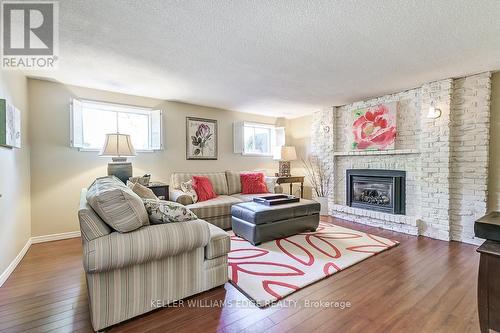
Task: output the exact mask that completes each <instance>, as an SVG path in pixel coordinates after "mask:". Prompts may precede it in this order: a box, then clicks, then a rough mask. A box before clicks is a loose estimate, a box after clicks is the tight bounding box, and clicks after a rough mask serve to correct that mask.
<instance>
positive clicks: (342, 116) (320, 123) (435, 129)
mask: <svg viewBox="0 0 500 333" xmlns="http://www.w3.org/2000/svg"><path fill="white" fill-rule="evenodd" d="M490 95H491V86H490V74H489V73H483V74H478V75H474V76H469V77H466V78H462V79H456V80H453V79H447V80H441V81H436V82H430V83H427V84H424V85H423V86H422V87H420V88H417V89H412V90H408V91H404V92H401V93H397V94H391V95H386V96H382V97H379V98H375V99H371V100H367V101H361V102H356V103H353V104H349V105H345V106H342V107H338V108H329V109H325V110H322V111H319V112H317V113H315V114H314V117H313V126H312V128H311V138H312V150H313V152H316V154H317V155H318V156H320V158H321V160H322V161H323V163H325V165H326V166H327V168H328V169H329V170H331V171H332V172H333V173H334V179H335V180H334V183H333V185H334V188H333V189H332V195H331V198H330V210H329V212H330V214H331V215H333V216H336V217H339V218H343V219H347V220H351V221H356V222H359V223H364V224H368V225H372V226H378V227H381V228H385V229H390V230H395V231H399V232H405V233H409V234H420V235H425V236H429V237H432V238H437V239H442V240H450V239H453V240H460V241H464V242H469V243H475V244H477V243H478V242H479V241H480V240H478V239H475V238H474V235H473V223H474V220H475V219H477V218H478V217H479V216H482V215H484V213H485V212H486V209H487V207H486V201H487V179H488V178H487V176H488V149H489V112H490ZM393 101H398V102H399V103H400V104H399V105H400V106H399V112H398V117H397V125H398V134H397V139H396V143H395V149H396V151H400V152H401V153H398V154H392V155H378V154H376V155H356V156H351V155H345V154H339V153H337V155H334V152H346V151H349V150H350V143H351V140H352V139H351V134H350V127H351V124H352V121H353V119H352V111H353V110H356V109H359V108H364V107H369V106H375V105H378V104H381V103H389V102H393ZM431 102H433V103H434V105H435V107H436V108H439V109H440V110H441V112H442V115H441V117H439V118H438V119H428V118H427V112H428V109H429V106H430V105H431ZM325 125H328V126H330V129H331V131H330V132H328V133H324V132H322V129H323V128H324V126H325ZM403 152H404V154H403ZM353 168H363V169H368V168H372V169H393V170H405V171H406V172H407V191H406V212H407V215H406V216H397V215H390V214H383V213H377V212H371V211H363V210H359V209H357V210H356V209H353V208H351V207H347V206H346V205H345V170H346V169H353Z"/></svg>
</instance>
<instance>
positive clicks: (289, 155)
mask: <svg viewBox="0 0 500 333" xmlns="http://www.w3.org/2000/svg"><path fill="white" fill-rule="evenodd" d="M280 159H281V160H282V161H294V160H296V159H297V153H296V152H295V147H294V146H283V147H281V158H280Z"/></svg>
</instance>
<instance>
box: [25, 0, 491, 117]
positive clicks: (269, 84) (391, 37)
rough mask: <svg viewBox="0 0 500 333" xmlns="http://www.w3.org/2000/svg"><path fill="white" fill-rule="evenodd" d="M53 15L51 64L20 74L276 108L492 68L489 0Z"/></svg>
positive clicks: (85, 10)
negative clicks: (56, 44) (56, 51)
mask: <svg viewBox="0 0 500 333" xmlns="http://www.w3.org/2000/svg"><path fill="white" fill-rule="evenodd" d="M59 16H60V19H59V21H60V62H59V69H58V70H57V71H51V72H39V71H36V72H27V74H28V75H31V76H36V77H43V78H48V79H53V80H57V81H60V82H63V83H67V84H74V85H80V86H84V87H90V88H97V89H103V90H110V91H116V92H123V93H128V94H133V95H140V96H148V97H156V98H161V99H167V100H175V101H183V102H188V103H194V104H200V105H206V106H214V107H219V108H225V109H230V110H235V111H242V112H251V113H259V114H266V115H274V116H285V117H295V116H299V115H303V114H307V113H310V112H313V111H315V110H317V109H319V108H322V107H325V106H331V105H340V104H345V103H349V102H352V101H355V100H359V99H364V98H367V97H371V96H378V95H382V94H386V93H390V92H395V91H398V90H402V89H407V88H412V87H415V86H418V85H420V84H422V83H424V82H427V81H432V80H437V79H442V78H447V77H456V76H461V75H464V74H470V73H476V72H481V71H486V70H498V69H500V19H499V18H500V1H499V0H481V1H472V0H439V1H436V0H418V1H410V0H405V1H401V0H378V1H377V0H358V1H328V0H325V1H320V0H309V1H308V0H301V1H299V0H275V1H264V0H262V1H260V0H259V1H244V0H234V1H223V0H218V1H215V0H214V1H207V0H200V1H191V0H186V1H165V0H163V1H160V0H155V1H153V0H144V1H124V0H120V1H119V0H114V1H111V0H99V1H97V0H91V1H90V0H71V1H69V0H64V1H60V14H59Z"/></svg>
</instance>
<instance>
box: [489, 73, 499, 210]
mask: <svg viewBox="0 0 500 333" xmlns="http://www.w3.org/2000/svg"><path fill="white" fill-rule="evenodd" d="M490 140H491V143H490V168H489V174H490V175H489V182H488V193H489V200H488V209H489V210H496V211H500V72H497V73H494V74H493V76H492V77H491V119H490Z"/></svg>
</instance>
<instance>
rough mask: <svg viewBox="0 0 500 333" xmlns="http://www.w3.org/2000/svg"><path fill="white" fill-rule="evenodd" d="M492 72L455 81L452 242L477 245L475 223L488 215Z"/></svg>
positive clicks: (451, 184)
mask: <svg viewBox="0 0 500 333" xmlns="http://www.w3.org/2000/svg"><path fill="white" fill-rule="evenodd" d="M490 96H491V82H490V73H482V74H479V75H474V76H469V77H466V78H462V79H458V80H455V82H454V90H453V98H452V113H451V128H450V143H451V169H450V229H451V239H453V240H458V241H463V242H467V243H473V244H478V243H480V242H482V240H481V239H477V238H475V237H474V221H475V220H476V219H478V218H479V217H481V216H483V215H484V214H486V211H487V207H486V206H487V205H486V203H487V200H488V189H487V182H488V148H489V127H490V126H489V123H490Z"/></svg>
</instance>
